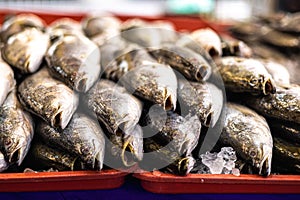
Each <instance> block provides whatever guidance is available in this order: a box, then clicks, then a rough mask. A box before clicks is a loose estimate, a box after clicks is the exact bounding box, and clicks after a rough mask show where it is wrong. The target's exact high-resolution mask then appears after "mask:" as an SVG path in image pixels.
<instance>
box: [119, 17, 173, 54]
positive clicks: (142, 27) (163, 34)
mask: <svg viewBox="0 0 300 200" xmlns="http://www.w3.org/2000/svg"><path fill="white" fill-rule="evenodd" d="M121 36H122V37H123V38H125V39H126V40H128V41H130V42H132V43H136V44H138V45H140V46H142V47H146V48H149V47H159V46H160V45H162V44H163V43H173V42H176V40H177V38H178V34H177V33H176V32H175V30H174V26H173V24H171V23H168V22H165V21H162V20H158V21H153V22H146V21H144V20H141V19H136V18H134V19H129V20H127V21H125V22H124V23H123V24H122V25H121Z"/></svg>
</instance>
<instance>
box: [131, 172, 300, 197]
mask: <svg viewBox="0 0 300 200" xmlns="http://www.w3.org/2000/svg"><path fill="white" fill-rule="evenodd" d="M134 176H135V177H136V178H138V179H140V181H141V185H142V187H143V188H144V189H145V190H147V191H150V192H154V193H164V194H178V193H223V194H224V193H248V194H249V193H264V194H267V193H268V194H271V193H272V194H275V193H276V194H279V193H281V194H282V193H300V176H298V175H271V176H269V177H260V176H258V175H246V174H242V175H240V176H234V175H230V174H228V175H219V174H215V175H213V174H189V175H187V176H184V177H180V176H174V175H171V174H164V173H160V172H155V173H152V172H145V173H140V174H134Z"/></svg>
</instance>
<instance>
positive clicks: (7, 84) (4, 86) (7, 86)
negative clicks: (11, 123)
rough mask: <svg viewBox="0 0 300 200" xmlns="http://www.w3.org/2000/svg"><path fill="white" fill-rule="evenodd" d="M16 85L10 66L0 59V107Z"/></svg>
mask: <svg viewBox="0 0 300 200" xmlns="http://www.w3.org/2000/svg"><path fill="white" fill-rule="evenodd" d="M15 85H16V81H15V79H14V72H13V70H12V69H11V68H10V66H9V65H8V64H7V63H6V62H4V61H3V60H1V59H0V88H1V89H0V106H1V105H2V104H3V102H4V100H5V99H6V97H7V95H8V93H9V92H11V91H12V90H13V89H14V88H15Z"/></svg>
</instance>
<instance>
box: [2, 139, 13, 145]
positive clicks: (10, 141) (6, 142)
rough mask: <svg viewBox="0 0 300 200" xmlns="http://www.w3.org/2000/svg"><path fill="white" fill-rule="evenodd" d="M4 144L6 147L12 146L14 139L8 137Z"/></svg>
mask: <svg viewBox="0 0 300 200" xmlns="http://www.w3.org/2000/svg"><path fill="white" fill-rule="evenodd" d="M4 145H5V146H6V147H10V146H11V145H12V140H11V139H10V138H7V139H5V140H4Z"/></svg>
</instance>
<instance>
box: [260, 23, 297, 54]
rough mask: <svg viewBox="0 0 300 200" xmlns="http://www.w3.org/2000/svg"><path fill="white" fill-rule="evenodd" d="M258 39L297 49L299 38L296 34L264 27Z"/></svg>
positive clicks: (280, 46)
mask: <svg viewBox="0 0 300 200" xmlns="http://www.w3.org/2000/svg"><path fill="white" fill-rule="evenodd" d="M262 32H263V34H262V36H261V37H260V40H261V41H263V42H266V43H268V44H270V45H273V46H276V47H279V48H283V49H290V50H291V49H299V48H300V39H299V37H298V36H294V35H290V34H287V33H282V32H279V31H276V30H273V29H269V28H266V27H265V28H264V29H263V30H262Z"/></svg>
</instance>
